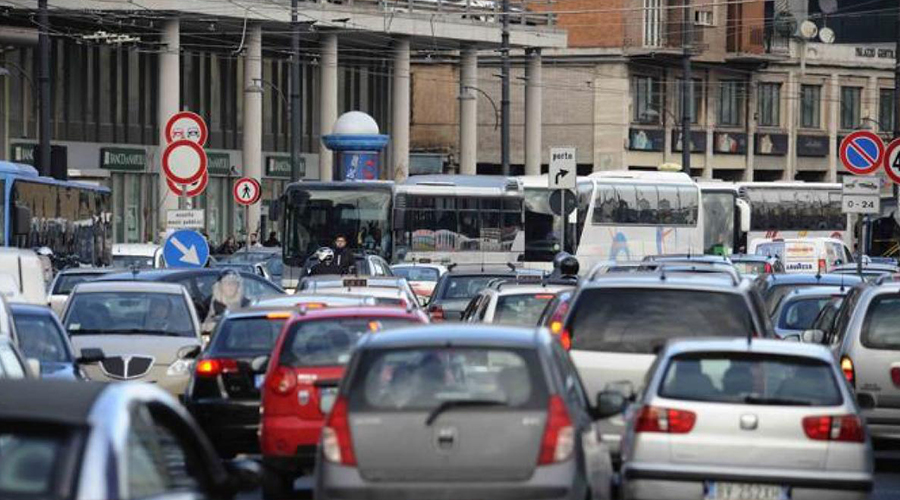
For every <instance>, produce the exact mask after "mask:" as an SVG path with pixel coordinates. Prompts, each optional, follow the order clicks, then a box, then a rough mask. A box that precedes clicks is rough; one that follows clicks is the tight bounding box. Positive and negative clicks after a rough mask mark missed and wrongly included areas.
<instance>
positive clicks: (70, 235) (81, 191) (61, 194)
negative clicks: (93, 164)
mask: <svg viewBox="0 0 900 500" xmlns="http://www.w3.org/2000/svg"><path fill="white" fill-rule="evenodd" d="M0 193H2V194H3V202H2V203H0V211H2V213H0V220H2V221H3V230H2V231H0V246H7V247H18V248H27V249H36V248H40V247H47V248H49V249H51V250H52V251H53V253H54V255H55V256H57V257H68V258H70V259H76V260H78V261H79V262H81V263H82V264H87V265H93V266H103V265H109V264H110V261H111V254H112V224H111V223H112V207H111V205H110V203H111V198H110V189H109V188H107V187H104V186H96V185H92V184H86V183H82V182H74V181H60V180H56V179H52V178H49V177H41V176H39V175H38V172H37V170H35V169H34V167H31V166H28V165H21V164H17V163H9V162H3V161H0Z"/></svg>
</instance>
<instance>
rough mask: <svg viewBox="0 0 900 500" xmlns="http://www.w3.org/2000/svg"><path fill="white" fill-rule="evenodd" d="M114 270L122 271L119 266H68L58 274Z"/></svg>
mask: <svg viewBox="0 0 900 500" xmlns="http://www.w3.org/2000/svg"><path fill="white" fill-rule="evenodd" d="M114 272H122V269H121V268H113V267H70V268H68V269H63V270H62V271H60V272H59V273H58V275H60V276H61V275H70V274H109V273H114Z"/></svg>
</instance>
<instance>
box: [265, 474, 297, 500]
mask: <svg viewBox="0 0 900 500" xmlns="http://www.w3.org/2000/svg"><path fill="white" fill-rule="evenodd" d="M262 490H263V491H262V493H263V500H285V499H287V498H292V497H293V496H294V478H293V477H290V476H287V475H284V474H280V473H278V472H274V471H270V470H269V471H266V472H265V475H264V477H263V484H262Z"/></svg>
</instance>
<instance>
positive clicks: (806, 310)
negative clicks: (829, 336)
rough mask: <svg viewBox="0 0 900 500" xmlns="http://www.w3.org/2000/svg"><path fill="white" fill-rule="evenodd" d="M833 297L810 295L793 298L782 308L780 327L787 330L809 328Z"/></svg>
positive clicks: (779, 320)
mask: <svg viewBox="0 0 900 500" xmlns="http://www.w3.org/2000/svg"><path fill="white" fill-rule="evenodd" d="M829 300H831V297H810V298H804V299H797V300H791V301H789V302H786V303H785V304H784V306H783V307H782V308H781V315H780V316H779V318H778V328H783V329H785V330H809V329H810V328H812V325H813V322H814V321H815V320H816V316H818V315H819V311H821V310H822V308H823V307H825V305H826V304H828V301H829Z"/></svg>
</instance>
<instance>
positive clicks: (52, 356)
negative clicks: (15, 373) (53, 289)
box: [9, 303, 102, 380]
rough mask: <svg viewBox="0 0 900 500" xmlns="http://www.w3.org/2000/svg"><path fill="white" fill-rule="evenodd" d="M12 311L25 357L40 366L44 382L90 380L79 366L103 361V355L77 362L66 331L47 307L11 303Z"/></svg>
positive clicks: (77, 359) (81, 359) (79, 359)
mask: <svg viewBox="0 0 900 500" xmlns="http://www.w3.org/2000/svg"><path fill="white" fill-rule="evenodd" d="M9 309H10V312H12V316H13V321H14V322H15V323H16V332H17V333H18V334H19V347H20V348H21V350H22V354H23V355H24V356H25V357H26V358H28V359H36V360H38V361H39V362H40V363H41V373H40V375H41V378H55V379H64V380H87V376H86V375H85V374H84V372H83V371H82V370H81V367H80V366H79V363H80V362H82V361H83V362H97V361H100V359H101V358H102V353H101V355H100V356H99V357H95V358H94V359H84V358H78V357H77V356H76V355H75V352H74V349H73V348H72V344H71V342H69V336H68V335H67V334H66V330H65V328H63V326H62V323H60V322H59V318H57V317H56V314H55V313H54V312H53V311H51V310H50V308H48V307H45V306H36V305H32V304H16V303H12V304H10V305H9ZM94 351H96V350H94ZM88 354H89V353H88Z"/></svg>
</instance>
